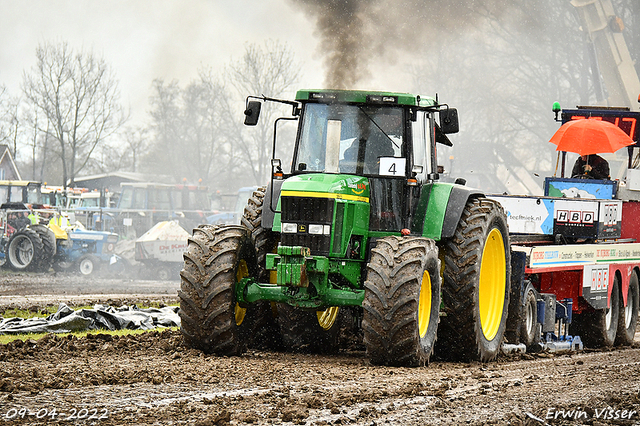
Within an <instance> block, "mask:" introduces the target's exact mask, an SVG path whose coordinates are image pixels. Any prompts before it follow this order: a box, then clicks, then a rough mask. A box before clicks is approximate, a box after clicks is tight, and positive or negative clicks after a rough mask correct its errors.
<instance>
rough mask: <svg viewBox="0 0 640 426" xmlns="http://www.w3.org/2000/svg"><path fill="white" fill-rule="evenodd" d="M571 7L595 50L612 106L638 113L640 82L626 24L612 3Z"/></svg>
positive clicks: (590, 0)
mask: <svg viewBox="0 0 640 426" xmlns="http://www.w3.org/2000/svg"><path fill="white" fill-rule="evenodd" d="M571 4H572V5H573V6H574V7H575V8H576V10H577V11H578V14H579V15H580V20H581V21H582V26H583V29H584V31H585V32H587V33H588V35H589V38H590V39H591V42H592V43H593V46H594V48H595V51H596V57H597V62H598V67H599V69H600V74H601V75H602V78H603V79H604V83H605V86H606V88H607V91H608V95H609V98H608V102H609V106H627V107H630V108H631V109H633V110H638V103H637V102H636V101H637V100H638V95H639V94H640V79H639V78H638V73H637V72H636V69H635V67H634V64H633V60H632V59H631V55H630V54H629V48H628V47H627V44H626V42H625V40H624V36H623V34H622V30H623V28H624V25H623V24H622V21H621V20H620V18H618V17H617V16H616V14H615V13H614V10H613V5H612V3H611V0H572V1H571Z"/></svg>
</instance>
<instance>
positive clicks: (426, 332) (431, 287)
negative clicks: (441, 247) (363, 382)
mask: <svg viewBox="0 0 640 426" xmlns="http://www.w3.org/2000/svg"><path fill="white" fill-rule="evenodd" d="M440 281H441V279H440V260H439V259H438V248H437V247H436V245H435V242H434V241H433V240H430V239H428V238H421V237H404V238H402V237H396V236H390V237H385V238H381V239H379V240H377V242H376V246H375V248H373V249H372V250H371V261H370V262H369V263H368V264H367V278H366V281H365V283H364V286H365V296H364V302H363V304H362V307H363V309H364V316H363V319H362V329H363V333H364V344H365V347H366V349H367V355H368V356H369V359H370V360H371V363H372V364H380V365H393V366H404V367H415V366H419V365H426V364H428V363H429V358H430V356H431V354H432V352H433V348H434V344H435V341H436V333H437V329H438V321H439V312H440Z"/></svg>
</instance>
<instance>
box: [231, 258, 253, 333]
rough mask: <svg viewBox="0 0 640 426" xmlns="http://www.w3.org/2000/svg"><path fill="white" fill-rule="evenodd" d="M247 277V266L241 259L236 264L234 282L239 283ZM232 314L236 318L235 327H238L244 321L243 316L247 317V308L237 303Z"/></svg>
mask: <svg viewBox="0 0 640 426" xmlns="http://www.w3.org/2000/svg"><path fill="white" fill-rule="evenodd" d="M248 276H249V267H248V266H247V262H246V261H245V260H244V259H242V260H240V262H238V270H237V271H236V282H240V280H242V279H243V278H244V277H248ZM234 313H235V318H236V325H240V324H242V321H244V317H245V315H247V308H243V307H241V306H240V305H239V304H238V303H236V306H235V308H234Z"/></svg>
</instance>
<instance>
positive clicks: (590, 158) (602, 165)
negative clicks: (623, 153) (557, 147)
mask: <svg viewBox="0 0 640 426" xmlns="http://www.w3.org/2000/svg"><path fill="white" fill-rule="evenodd" d="M609 173H610V172H609V163H608V162H607V160H605V159H604V158H602V157H600V156H599V155H597V154H589V155H581V156H580V157H578V159H577V160H576V162H575V164H574V165H573V170H572V171H571V177H573V178H588V179H607V180H611V176H610V174H609Z"/></svg>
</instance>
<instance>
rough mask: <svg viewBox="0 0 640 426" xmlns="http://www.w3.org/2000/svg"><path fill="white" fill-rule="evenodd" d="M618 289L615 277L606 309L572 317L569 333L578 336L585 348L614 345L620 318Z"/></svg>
mask: <svg viewBox="0 0 640 426" xmlns="http://www.w3.org/2000/svg"><path fill="white" fill-rule="evenodd" d="M619 289H620V286H619V284H618V277H615V278H614V279H613V288H612V289H611V299H610V300H609V307H608V308H606V309H596V310H594V311H591V312H583V313H582V314H580V315H576V316H575V317H574V319H573V323H572V328H571V333H572V334H577V335H579V336H580V338H581V339H582V341H583V342H584V344H585V346H587V347H590V348H599V347H608V346H613V344H614V343H615V340H616V331H617V329H618V318H619V316H620V299H619V295H620V290H619Z"/></svg>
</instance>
